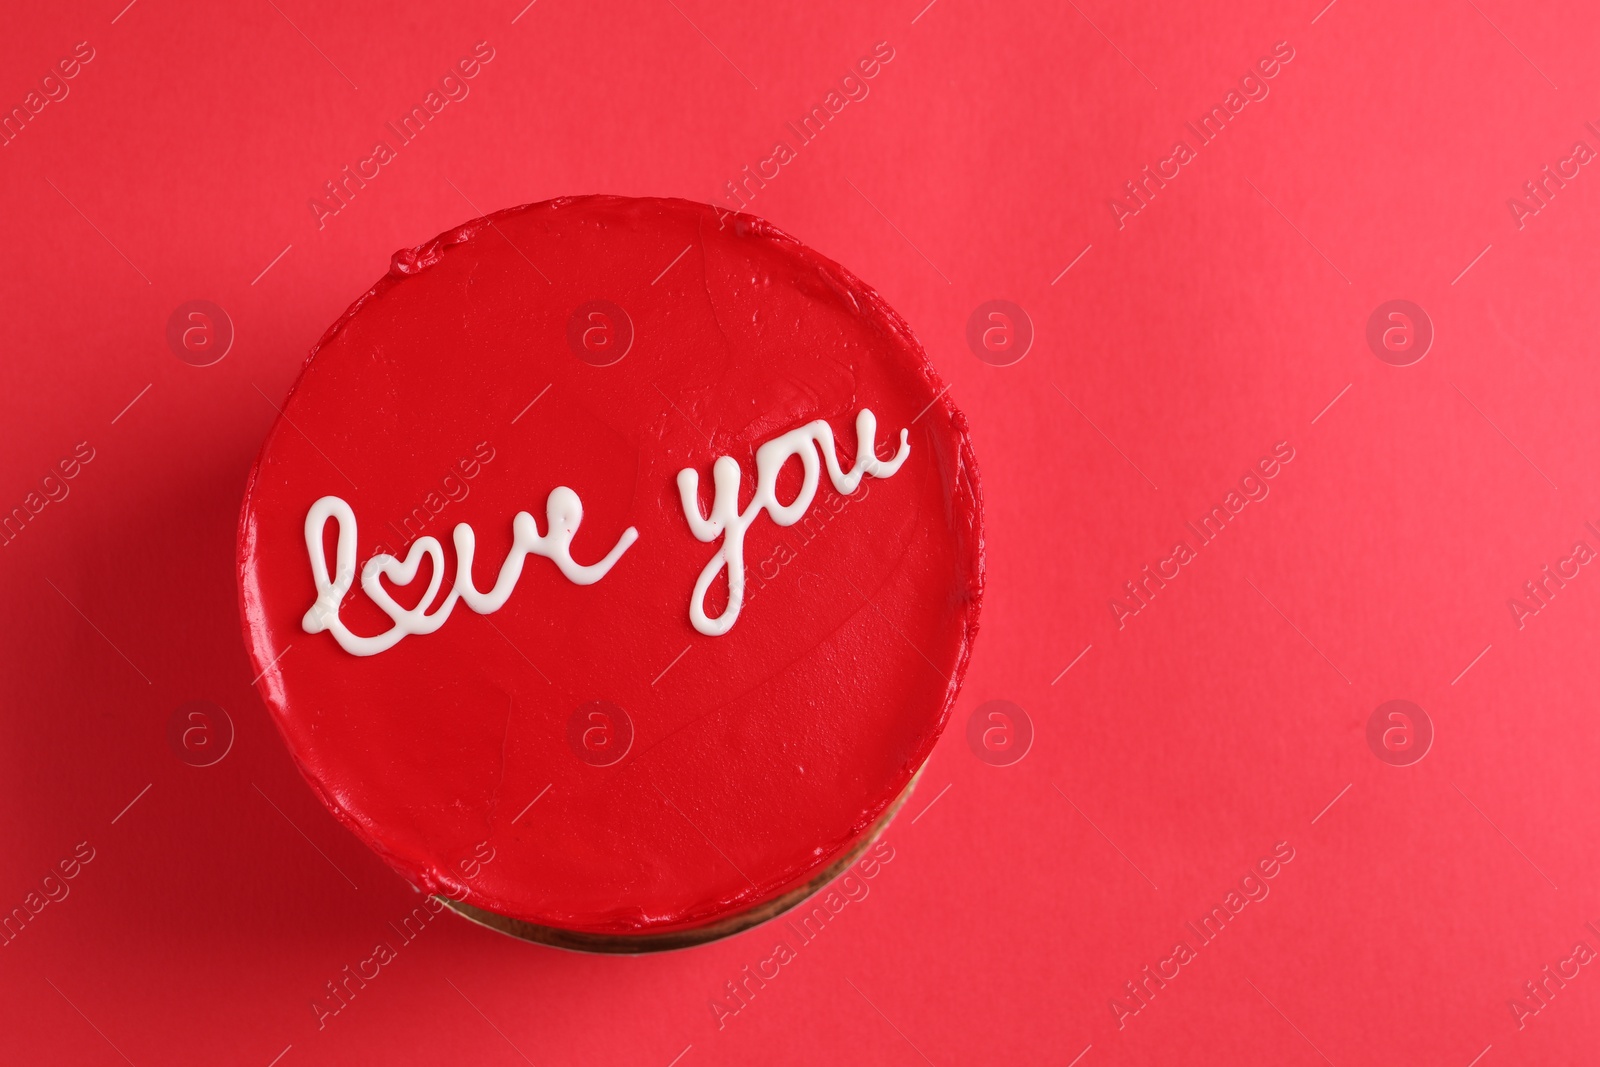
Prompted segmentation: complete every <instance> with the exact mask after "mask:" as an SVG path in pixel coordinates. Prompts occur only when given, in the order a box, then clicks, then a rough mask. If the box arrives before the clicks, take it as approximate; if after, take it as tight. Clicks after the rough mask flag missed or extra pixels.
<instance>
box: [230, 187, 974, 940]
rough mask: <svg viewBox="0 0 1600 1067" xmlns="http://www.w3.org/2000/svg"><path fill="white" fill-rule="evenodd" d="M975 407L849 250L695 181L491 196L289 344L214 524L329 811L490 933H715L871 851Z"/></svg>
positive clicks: (937, 685) (926, 663)
mask: <svg viewBox="0 0 1600 1067" xmlns="http://www.w3.org/2000/svg"><path fill="white" fill-rule="evenodd" d="M982 582H983V538H982V524H981V500H980V493H979V487H978V475H977V469H976V467H975V465H974V462H973V456H972V448H971V444H970V441H969V440H968V437H967V433H966V424H965V420H964V419H963V417H962V416H961V414H960V413H959V412H958V411H957V410H956V408H955V406H954V404H953V403H952V402H951V400H950V397H949V396H948V394H947V392H946V387H945V386H944V385H943V384H941V382H940V381H939V378H938V376H937V374H936V373H935V372H934V370H933V368H932V367H931V365H930V364H929V362H928V360H927V358H926V356H925V354H924V353H923V351H922V348H921V347H920V345H919V344H918V343H917V341H916V340H915V338H914V337H913V336H912V334H911V331H910V329H909V328H908V327H907V326H906V324H905V322H903V321H902V320H901V319H900V317H899V316H898V315H896V314H895V313H894V312H893V311H892V310H891V309H890V308H889V307H888V306H887V305H886V304H885V303H884V302H883V300H882V298H880V297H879V296H878V295H877V294H876V293H874V292H873V291H872V290H871V289H869V288H868V287H867V286H866V285H864V284H862V283H861V282H860V281H858V280H857V279H856V278H855V277H854V276H853V275H851V274H850V273H849V272H848V271H846V270H844V269H843V268H842V267H840V266H839V265H838V264H836V263H833V262H832V261H830V260H828V259H826V258H824V257H822V256H820V255H818V254H817V253H815V252H813V251H811V250H810V249H808V248H806V247H805V246H803V245H801V244H800V243H799V242H797V241H795V240H794V239H793V238H791V237H789V236H787V235H785V234H784V233H782V232H780V231H778V230H777V229H775V228H774V227H772V226H770V225H768V224H767V223H764V222H762V221H760V220H758V219H754V218H751V217H749V216H744V215H733V214H729V213H727V212H722V211H718V210H716V209H713V208H711V207H708V206H705V205H702V204H693V203H688V202H686V201H681V200H659V199H628V198H621V197H600V196H595V197H578V198H571V199H562V200H553V201H548V202H546V203H541V204H534V205H529V206H524V207H518V208H512V209H509V210H506V211H501V212H498V213H496V214H493V215H490V216H487V217H485V218H481V219H477V220H474V221H472V222H469V223H467V224H465V225H463V226H461V227H459V228H457V229H454V230H451V231H449V232H447V233H445V234H442V235H440V236H439V237H438V238H437V239H435V240H433V241H430V242H428V243H427V244H424V245H421V246H419V247H417V248H415V249H408V250H405V251H402V252H399V253H396V255H395V256H394V258H393V261H392V265H391V268H390V270H389V272H388V273H387V274H386V275H385V276H384V277H383V278H382V279H380V280H379V281H378V283H377V285H375V286H374V287H373V289H372V290H371V292H369V293H367V294H366V295H365V296H363V297H361V299H360V300H358V301H356V303H355V304H354V305H353V306H352V307H351V308H350V310H349V311H347V312H346V313H345V314H344V316H343V317H342V318H341V319H340V320H339V321H338V322H336V323H335V324H334V325H333V326H332V327H331V328H330V329H329V330H328V332H327V333H326V334H325V335H324V336H323V338H322V340H321V341H320V342H319V343H318V344H317V346H316V347H315V348H314V349H313V351H312V354H311V356H310V358H309V359H308V360H307V361H306V364H305V367H304V369H303V370H302V371H301V374H300V377H299V380H298V381H297V382H296V383H295V385H294V388H293V390H292V391H291V393H290V395H289V397H288V399H287V400H286V401H285V402H284V404H283V406H282V416H281V417H280V418H279V419H278V420H277V423H276V424H275V425H274V426H273V428H272V430H271V432H270V434H269V435H268V437H267V440H266V443H265V444H264V446H263V447H262V450H261V454H260V456H259V458H258V459H257V461H256V465H255V468H254V470H253V471H252V472H251V476H250V482H249V487H248V490H247V492H246V495H245V500H244V507H243V514H242V517H241V522H240V530H239V588H240V599H241V604H242V611H243V620H244V632H245V643H246V645H247V648H248V650H249V654H250V656H251V659H252V661H253V664H254V669H255V670H256V671H259V672H260V679H259V681H258V683H257V684H258V687H259V689H260V691H261V693H262V696H263V697H264V699H265V701H266V704H267V707H268V708H269V710H270V711H271V714H272V717H273V718H274V720H275V721H276V722H277V725H278V728H279V729H280V730H281V732H282V734H283V736H284V739H285V741H286V742H287V744H288V747H289V750H290V752H291V754H292V755H293V757H294V760H295V762H296V764H297V765H298V766H299V768H300V770H301V772H302V773H303V774H304V775H305V777H306V779H307V780H308V781H309V782H310V783H311V785H312V787H313V788H314V789H315V790H316V792H317V793H318V795H319V796H320V797H321V798H322V800H323V802H324V803H325V804H327V806H328V807H329V808H330V809H331V810H332V811H333V812H334V814H335V815H336V816H337V817H338V818H339V819H340V820H341V821H342V822H344V824H345V825H347V826H348V827H349V828H350V829H351V830H352V831H354V832H355V834H356V835H357V836H358V837H360V838H361V839H362V840H363V841H365V842H366V843H367V844H368V845H369V846H370V847H372V848H373V849H374V850H376V851H377V852H378V853H379V854H380V855H381V856H382V857H383V858H384V859H385V860H386V861H387V862H388V863H389V864H390V865H391V866H392V867H393V868H394V869H395V870H397V871H398V872H400V873H401V874H402V875H403V876H405V877H406V878H407V879H409V880H410V881H411V882H412V883H413V884H415V885H417V886H418V887H420V888H422V889H424V890H426V891H428V892H430V893H433V894H437V895H438V896H440V897H442V898H445V899H446V900H447V901H448V902H449V903H451V904H452V905H453V906H455V907H456V908H457V910H459V911H462V912H463V913H465V914H468V915H470V916H471V917H473V918H476V919H478V920H480V921H483V922H486V923H488V924H490V925H494V926H497V927H499V928H501V929H505V930H507V931H509V932H513V933H517V934H520V935H522V936H525V937H530V938H533V939H536V940H542V941H546V942H550V943H553V944H560V945H565V946H569V947H578V948H590V949H598V950H607V951H643V950H648V949H654V948H664V947H671V946H674V945H679V944H686V943H692V942H694V941H697V940H704V939H706V938H708V937H711V936H716V935H718V934H721V933H726V932H729V931H731V930H735V929H739V928H742V927H743V926H747V925H750V924H751V923H754V922H757V921H760V920H761V919H763V918H765V917H768V916H770V915H772V914H775V913H776V912H778V911H780V910H782V909H783V908H784V907H786V906H788V905H790V904H792V903H795V902H796V901H798V900H799V899H801V898H802V897H804V895H805V894H806V893H808V892H810V891H811V890H813V889H815V888H817V887H818V886H819V885H820V884H822V883H823V882H824V881H826V880H827V879H828V878H829V877H831V876H832V875H833V874H834V873H836V872H837V871H839V870H841V869H842V868H843V866H845V865H847V864H848V863H849V862H850V861H851V860H852V859H853V858H854V856H855V855H857V854H858V852H859V851H860V850H861V849H863V848H864V847H866V845H867V844H869V843H870V841H871V839H872V837H873V835H874V834H875V833H876V832H878V831H879V830H880V829H881V827H882V826H883V825H884V823H885V822H886V820H887V818H888V816H889V815H891V814H892V812H893V810H894V808H895V806H896V805H897V803H898V802H899V801H900V800H902V799H903V798H904V796H905V794H906V793H907V792H908V790H909V789H910V786H911V783H912V780H913V778H914V776H915V775H916V774H917V772H918V771H919V769H920V768H921V767H922V765H923V763H924V761H926V759H927V758H928V755H929V753H930V752H931V750H932V748H933V746H934V743H935V742H936V741H937V740H938V737H939V734H940V731H941V730H942V728H943V726H944V724H945V721H946V719H947V717H948V715H949V712H950V708H951V705H952V703H953V702H954V700H955V699H956V694H957V691H958V689H959V687H960V684H961V678H962V674H963V672H964V670H965V668H966V664H967V659H968V655H969V653H970V650H971V647H972V641H973V637H974V634H975V632H976V628H977V617H978V603H979V596H980V592H981V588H982Z"/></svg>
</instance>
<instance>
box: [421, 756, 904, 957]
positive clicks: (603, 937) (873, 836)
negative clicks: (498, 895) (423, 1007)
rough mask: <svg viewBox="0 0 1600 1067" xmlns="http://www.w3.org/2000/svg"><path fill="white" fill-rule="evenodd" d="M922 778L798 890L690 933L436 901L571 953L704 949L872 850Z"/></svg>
mask: <svg viewBox="0 0 1600 1067" xmlns="http://www.w3.org/2000/svg"><path fill="white" fill-rule="evenodd" d="M921 778H922V768H921V767H919V768H918V769H917V773H916V774H913V775H912V776H911V781H910V782H908V783H906V787H905V789H904V790H902V791H901V793H900V795H899V796H898V797H896V798H895V799H894V803H892V804H890V805H889V807H888V809H887V810H886V811H884V813H883V817H882V818H880V819H879V820H878V821H877V822H876V823H875V824H874V825H873V827H872V829H871V830H869V831H867V833H866V834H865V835H864V836H863V837H862V838H861V840H860V841H858V842H856V844H855V845H854V846H853V847H852V848H851V849H850V851H849V852H847V853H845V854H844V855H843V856H841V857H839V859H838V860H836V861H835V862H834V863H833V864H832V865H831V866H829V867H828V868H827V869H826V870H824V871H822V872H821V873H820V874H818V875H817V876H816V877H815V878H813V879H812V880H811V881H809V882H807V883H806V884H805V885H802V886H799V887H798V888H795V889H791V890H790V891H789V892H787V893H785V894H783V895H782V896H779V897H774V898H773V899H772V900H769V901H766V902H765V903H763V904H758V905H756V906H755V907H752V908H748V909H746V910H745V911H741V912H739V913H737V914H735V915H730V916H728V917H727V918H724V919H718V920H717V921H716V922H714V923H708V924H707V925H705V926H697V927H694V928H693V929H689V930H669V931H666V932H664V933H657V934H590V933H583V932H581V931H576V930H562V929H559V928H557V927H554V926H540V925H539V924H538V923H530V922H524V921H523V920H521V919H513V918H511V917H509V916H506V915H501V914H500V913H498V912H493V911H486V910H484V909H483V908H478V907H474V906H473V905H471V904H466V903H462V902H460V901H455V900H451V899H450V898H449V897H442V896H441V897H435V899H436V900H438V901H439V902H440V903H441V904H444V905H445V906H446V907H448V908H450V909H451V910H452V911H454V912H456V913H457V914H458V915H462V916H464V917H465V918H468V919H471V920H472V921H473V922H475V923H477V924H478V925H479V926H487V927H488V928H489V929H491V930H498V931H500V932H501V933H502V934H507V935H509V936H511V937H516V938H520V939H522V940H523V941H534V942H537V943H538V944H541V945H550V946H551V947H553V948H564V949H568V950H570V951H573V952H598V953H610V954H614V955H641V954H643V953H646V952H665V951H668V950H669V949H675V948H689V947H690V946H692V945H702V944H705V943H706V942H708V941H715V940H717V939H718V938H723V937H728V936H730V935H732V934H737V933H739V932H741V931H743V930H748V929H750V928H751V927H752V926H759V925H760V924H762V923H764V922H766V921H767V920H769V919H775V918H777V917H778V916H780V915H782V914H783V913H784V912H786V911H788V910H789V909H790V908H793V907H794V906H795V905H797V904H799V903H800V902H801V901H803V900H805V899H806V898H807V897H809V896H811V895H812V894H813V893H815V892H817V891H818V890H820V889H821V888H822V887H823V886H825V885H827V884H828V883H829V882H831V881H833V880H834V879H835V878H837V877H839V876H840V875H841V874H843V873H844V872H845V871H846V870H847V869H848V868H849V867H850V865H851V864H853V863H855V861H856V860H858V859H860V858H861V854H862V853H863V852H865V851H866V850H867V849H868V848H870V847H871V846H872V845H873V843H874V842H876V841H877V840H878V838H880V837H882V836H883V832H884V830H886V829H888V827H889V823H890V822H892V821H893V820H894V817H895V816H896V815H897V814H899V812H900V809H901V808H902V807H904V806H905V802H906V800H907V799H909V798H910V796H911V793H912V790H914V789H916V787H917V782H918V781H919V780H920V779H921Z"/></svg>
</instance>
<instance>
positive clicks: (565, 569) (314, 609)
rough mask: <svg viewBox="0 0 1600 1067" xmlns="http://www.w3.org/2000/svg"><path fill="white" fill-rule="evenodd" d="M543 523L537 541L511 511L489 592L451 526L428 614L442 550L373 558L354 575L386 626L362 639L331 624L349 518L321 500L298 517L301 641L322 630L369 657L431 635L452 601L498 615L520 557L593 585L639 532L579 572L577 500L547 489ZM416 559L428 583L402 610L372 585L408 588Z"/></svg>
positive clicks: (463, 532)
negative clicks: (304, 559) (450, 562)
mask: <svg viewBox="0 0 1600 1067" xmlns="http://www.w3.org/2000/svg"><path fill="white" fill-rule="evenodd" d="M545 516H546V519H547V526H546V532H545V533H544V534H540V533H539V528H538V526H537V525H536V524H535V523H534V520H533V516H532V515H530V514H528V513H527V512H526V511H519V512H517V514H516V516H515V517H514V518H513V519H512V520H511V532H512V542H511V551H510V552H508V553H506V558H505V562H504V563H502V564H501V565H500V573H499V575H498V576H497V577H496V578H495V583H494V585H493V586H491V587H490V588H489V589H488V590H487V591H480V590H479V589H478V588H477V587H476V586H475V585H474V584H473V580H472V560H473V554H474V551H475V549H476V547H477V536H476V535H475V534H474V533H473V531H472V527H471V526H469V525H467V524H466V523H464V522H463V523H458V524H457V525H456V527H455V531H454V533H453V538H454V540H455V548H456V580H455V582H454V583H453V584H452V586H451V588H450V593H449V595H448V596H446V597H445V598H444V601H443V602H442V603H440V605H439V606H438V607H436V608H434V609H433V610H431V611H430V610H428V607H429V605H430V604H432V603H433V601H434V598H435V597H436V596H438V593H439V587H440V585H441V584H442V583H443V582H444V547H443V546H442V545H440V544H439V539H438V538H436V537H419V538H417V540H415V541H413V542H412V544H411V549H410V550H409V551H408V552H407V553H406V558H405V559H404V560H401V559H397V558H396V557H394V556H392V555H389V554H388V553H387V552H383V553H379V554H378V555H375V556H373V557H372V558H371V559H369V560H367V563H366V566H364V567H362V568H361V588H362V589H364V590H365V591H366V594H367V596H368V597H369V598H370V599H371V600H372V602H373V603H374V604H376V605H378V607H379V608H380V609H382V611H383V613H384V614H385V615H387V616H389V618H390V619H391V620H392V621H393V622H394V625H393V626H392V627H390V628H389V629H388V630H386V631H384V632H383V633H381V634H377V635H376V636H373V637H362V636H360V635H359V634H355V633H352V632H351V631H350V629H349V627H347V626H345V624H344V621H343V620H342V619H340V618H339V605H340V603H341V602H343V600H344V598H345V595H346V594H347V593H349V592H350V587H351V586H352V585H353V584H354V582H355V573H356V516H355V512H354V511H352V510H351V508H350V505H349V504H347V503H345V501H344V500H343V499H342V498H340V497H336V496H325V497H323V498H321V499H320V500H318V501H317V502H316V503H315V504H312V505H311V510H310V511H308V512H307V513H306V551H307V552H308V553H309V554H310V557H311V577H312V580H313V581H314V582H315V583H316V588H317V600H316V603H314V604H312V605H311V610H309V611H307V612H306V614H305V618H303V619H302V620H301V622H300V625H301V627H302V628H303V629H304V630H305V631H306V633H309V634H317V633H322V632H323V631H324V630H326V631H328V632H329V633H331V634H332V635H333V638H334V640H335V641H337V642H339V647H341V648H343V649H344V650H345V651H346V652H348V653H350V654H351V655H352V656H374V655H377V654H378V653H379V652H383V651H385V650H386V649H390V648H393V647H394V646H395V645H396V644H397V643H398V642H399V641H400V640H401V639H402V638H404V637H406V636H408V635H410V634H429V633H433V632H434V631H435V630H437V629H438V628H439V627H441V626H443V625H444V621H445V620H446V619H448V618H449V617H450V612H451V611H453V610H454V609H455V606H456V601H457V600H460V601H463V602H464V603H465V604H466V605H467V607H469V608H471V609H472V610H473V611H475V612H477V613H478V614H479V615H488V614H489V613H490V612H494V611H499V610H500V608H501V607H503V606H504V605H505V602H506V601H507V600H508V599H510V597H511V590H512V587H514V586H515V585H516V584H517V579H518V578H519V577H521V575H522V565H523V562H524V561H525V560H526V559H527V557H528V556H543V557H544V558H546V559H548V560H550V561H551V562H552V563H554V564H555V565H556V567H557V568H558V569H560V571H561V573H562V574H564V575H566V577H567V579H568V580H569V581H571V582H573V583H574V584H576V585H593V584H594V583H595V582H598V581H599V580H600V579H601V578H604V577H605V576H606V574H607V573H608V572H609V571H610V570H611V568H612V567H614V566H615V565H616V563H617V560H619V559H621V558H622V554H623V553H624V552H626V551H627V550H628V547H629V546H630V545H632V544H633V543H634V541H636V540H638V538H639V531H638V530H636V529H634V528H633V527H632V526H630V527H628V528H627V529H626V530H624V531H623V532H622V536H621V537H619V538H618V539H617V543H616V545H615V547H613V548H612V549H611V551H610V552H608V553H607V554H606V556H605V558H604V559H602V560H600V562H598V563H592V564H589V565H587V566H585V565H583V564H580V563H578V562H577V561H575V560H574V559H573V558H572V538H573V536H574V535H575V534H576V533H577V532H578V525H579V524H580V523H581V522H583V502H582V501H581V500H579V499H578V494H577V493H575V492H573V491H572V490H571V489H568V488H567V487H566V486H564V485H563V486H557V487H556V488H555V489H552V490H551V491H550V496H549V498H548V499H547V500H546V502H545ZM330 519H331V520H332V521H334V522H336V523H337V524H338V539H337V541H336V542H335V548H334V569H333V574H332V575H331V576H330V575H329V573H328V559H327V554H326V552H325V551H324V549H323V540H322V536H323V530H324V529H325V528H326V526H327V524H328V522H329V520H330ZM424 557H426V558H427V559H428V560H429V562H431V563H432V568H431V569H432V576H431V577H430V578H429V580H428V589H427V592H426V593H425V594H424V595H423V597H422V599H421V600H419V601H418V602H417V605H416V607H414V608H402V607H401V606H400V605H399V604H397V603H396V602H395V600H394V598H393V597H392V596H390V595H389V591H388V590H387V589H385V588H384V587H383V582H382V581H381V580H380V579H381V578H387V579H389V580H390V581H391V582H393V583H395V584H396V585H398V586H406V585H410V584H411V582H412V581H414V580H415V579H416V577H417V570H418V569H419V568H420V567H421V566H422V560H423V558H424Z"/></svg>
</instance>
